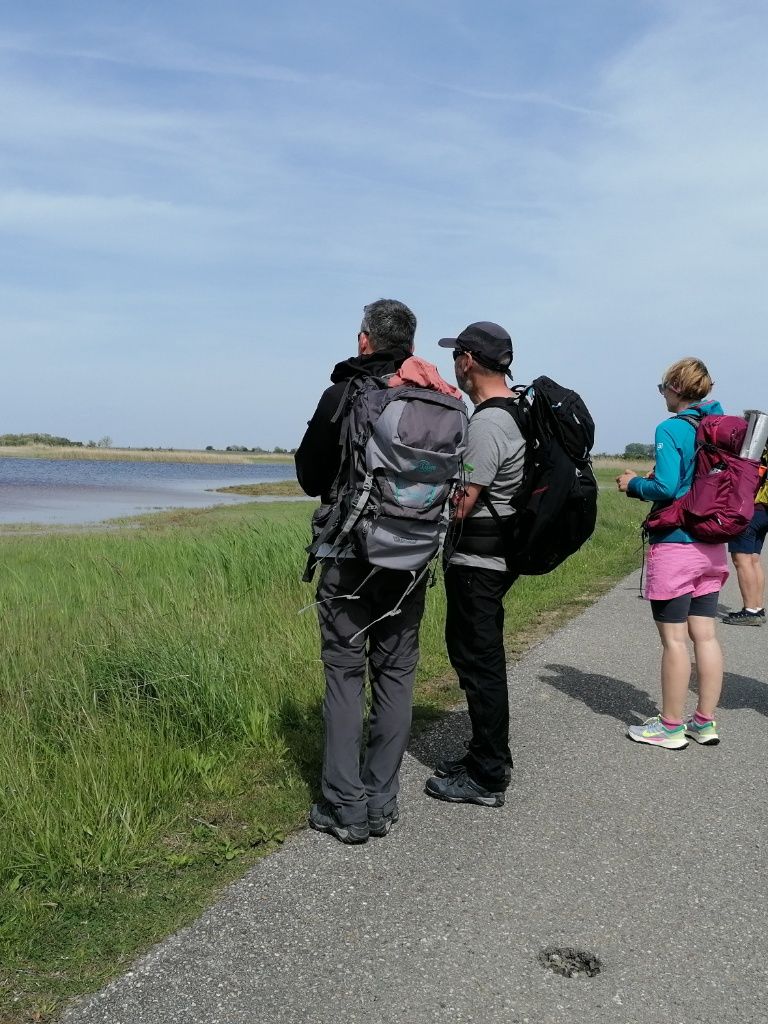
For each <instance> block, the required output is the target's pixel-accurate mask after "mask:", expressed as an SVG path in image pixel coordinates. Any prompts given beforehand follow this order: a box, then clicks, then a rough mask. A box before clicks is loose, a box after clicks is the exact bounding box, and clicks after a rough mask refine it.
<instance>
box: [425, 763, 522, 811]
mask: <svg viewBox="0 0 768 1024" xmlns="http://www.w3.org/2000/svg"><path fill="white" fill-rule="evenodd" d="M424 792H425V793H427V794H428V795H429V796H433V797H435V798H436V799H437V800H447V801H448V803H451V804H480V805H481V806H482V807H503V806H504V800H505V799H506V797H505V795H504V793H503V792H496V793H495V792H493V791H492V790H490V789H485V788H484V787H483V786H481V785H479V783H477V782H475V781H474V779H470V777H469V776H468V775H467V773H466V772H465V771H461V772H456V773H455V774H454V775H448V776H446V777H445V778H442V779H441V778H440V777H439V776H436V775H433V776H432V778H431V779H427V784H426V786H425V787H424Z"/></svg>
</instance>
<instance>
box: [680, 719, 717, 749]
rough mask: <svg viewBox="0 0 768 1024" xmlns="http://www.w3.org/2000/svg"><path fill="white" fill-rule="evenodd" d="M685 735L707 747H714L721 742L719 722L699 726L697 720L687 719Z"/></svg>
mask: <svg viewBox="0 0 768 1024" xmlns="http://www.w3.org/2000/svg"><path fill="white" fill-rule="evenodd" d="M685 735H686V736H690V738H691V739H692V740H696V742H697V743H701V744H702V746H705V747H714V746H715V744H717V743H719V742H720V734H719V733H718V731H717V722H715V721H712V722H705V723H704V725H699V724H698V722H697V721H696V719H695V718H693V717H691V718H689V719H687V721H686V723H685Z"/></svg>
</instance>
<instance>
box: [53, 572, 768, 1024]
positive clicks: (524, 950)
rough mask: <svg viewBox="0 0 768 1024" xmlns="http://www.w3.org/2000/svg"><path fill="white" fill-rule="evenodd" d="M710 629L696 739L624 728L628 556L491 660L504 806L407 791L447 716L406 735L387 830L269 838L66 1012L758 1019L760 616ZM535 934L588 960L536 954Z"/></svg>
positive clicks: (417, 1020) (244, 1021)
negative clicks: (720, 687) (269, 850)
mask: <svg viewBox="0 0 768 1024" xmlns="http://www.w3.org/2000/svg"><path fill="white" fill-rule="evenodd" d="M724 601H725V603H726V604H729V605H730V607H738V606H739V605H740V603H739V601H738V592H737V590H736V588H735V585H734V583H733V581H731V582H730V583H729V585H728V589H727V591H726V593H725V595H724ZM721 633H722V639H723V641H724V645H725V648H726V659H727V668H728V673H727V676H726V693H725V699H724V704H723V709H722V712H721V714H720V716H719V719H718V720H719V722H720V727H721V731H722V735H723V742H722V743H721V744H720V745H719V746H718V747H713V748H707V747H699V746H696V745H695V744H693V743H692V744H690V746H689V747H688V748H687V749H686V750H684V751H681V752H669V751H664V750H656V749H651V748H649V747H646V746H643V745H636V744H632V743H631V742H630V741H629V740H627V739H625V738H624V736H623V732H624V727H625V724H626V723H631V722H636V721H639V720H641V719H643V718H645V717H647V716H649V715H650V714H652V713H654V712H655V708H656V703H655V702H656V695H657V675H658V657H659V655H658V641H657V638H656V634H655V630H654V627H653V624H652V622H651V620H650V614H649V609H648V606H647V604H645V603H643V602H641V601H639V600H638V599H637V574H635V575H633V576H632V577H630V578H629V579H628V580H626V581H624V582H623V583H622V584H620V585H619V586H618V587H617V588H616V589H615V590H614V591H613V592H612V593H610V594H609V595H607V596H606V597H604V598H603V599H602V600H601V601H599V602H598V603H597V604H596V605H595V606H594V607H592V608H590V609H589V610H588V611H587V612H585V613H584V614H583V615H581V616H580V617H579V618H578V619H575V620H574V621H573V622H572V623H571V624H570V625H568V626H567V627H566V628H564V629H562V630H560V631H559V632H557V633H556V634H554V635H553V636H552V637H550V638H549V639H548V640H547V641H546V642H544V643H542V644H540V645H539V646H538V647H537V648H536V649H535V650H533V651H532V652H531V653H530V654H529V655H528V656H527V657H526V658H525V659H524V660H523V661H521V662H520V663H519V664H518V665H516V666H514V668H513V669H512V670H511V672H510V685H511V692H512V714H513V721H514V727H513V751H514V755H515V762H516V768H515V771H514V781H513V786H512V789H511V790H510V792H509V795H508V801H507V805H506V807H505V808H503V809H501V810H496V809H488V808H478V807H468V806H453V805H449V804H443V803H439V802H437V801H434V800H431V799H430V798H429V797H427V796H425V795H424V794H423V792H422V787H423V784H424V780H425V779H426V778H427V776H428V774H429V768H430V766H431V765H433V764H434V761H435V759H436V757H437V756H438V754H439V753H444V752H445V753H453V752H454V751H458V749H459V747H460V740H461V737H462V736H463V735H464V733H465V730H466V725H467V720H466V713H465V712H463V711H461V710H459V711H456V712H455V713H454V714H452V715H450V716H449V718H448V720H447V722H445V723H442V724H441V725H440V726H439V727H438V728H437V729H436V730H434V731H433V732H431V733H429V734H428V735H427V736H426V737H423V738H421V739H420V740H419V741H418V742H417V743H415V744H414V745H413V747H412V749H411V752H410V754H409V755H408V757H407V759H406V764H405V772H404V787H403V794H402V800H401V802H402V812H403V813H402V818H401V822H400V824H399V825H398V826H397V827H396V829H393V831H392V832H391V833H390V835H389V836H388V837H387V838H386V839H381V840H371V841H370V842H369V843H367V844H366V845H364V846H362V847H346V846H343V845H341V844H340V843H337V842H336V841H335V840H333V839H330V838H329V837H327V836H322V835H319V834H316V833H313V832H309V831H307V832H303V833H301V834H300V835H298V836H296V837H294V838H292V839H291V840H290V841H289V842H287V843H286V844H285V846H284V847H283V848H282V849H281V850H280V851H279V852H278V853H276V854H275V855H274V856H272V857H269V858H267V859H265V860H264V861H262V862H261V863H260V864H258V865H257V866H256V867H255V868H254V869H252V870H251V871H250V872H249V874H248V875H247V876H246V877H245V878H243V879H242V880H241V881H240V882H238V883H236V884H235V885H233V886H232V887H231V888H229V889H228V890H227V891H226V893H225V894H224V895H223V897H222V898H221V899H220V901H219V902H218V903H217V904H216V905H215V906H214V907H213V908H211V909H210V910H209V911H208V912H207V913H206V914H204V915H203V917H201V918H200V919H199V920H198V921H197V922H196V923H195V924H194V925H192V927H190V928H188V929H186V930H185V931H182V932H180V933H178V934H177V935H175V936H173V937H171V938H170V939H168V940H167V941H166V942H164V943H162V944H161V945H159V946H157V947H156V948H155V949H153V950H152V951H151V952H150V953H149V954H148V955H147V956H146V957H144V958H143V959H142V960H140V961H139V962H138V963H137V964H136V965H135V966H134V968H133V969H132V970H131V971H130V972H129V973H128V974H127V975H126V976H125V977H123V978H121V979H119V980H118V981H116V982H115V983H113V984H112V985H110V986H109V987H108V988H107V989H106V990H104V991H103V992H101V993H99V994H98V995H96V996H94V997H92V998H90V999H88V1000H86V1001H85V1002H84V1003H82V1004H81V1005H80V1006H78V1007H77V1008H75V1009H74V1010H72V1011H70V1012H69V1013H68V1014H67V1015H66V1017H65V1020H66V1022H67V1024H75V1022H77V1024H96V1022H109V1024H140V1022H141V1024H144V1022H146V1024H177V1022H178V1024H181V1022H183V1024H203V1022H204V1024H215V1022H226V1024H255V1022H270V1024H280V1022H286V1024H289V1022H290V1024H338V1022H345V1024H347V1022H348V1024H356V1022H363V1021H364V1022H366V1024H385V1022H386V1024H390V1022H392V1024H394V1022H398V1024H400V1022H402V1024H427V1022H439V1024H469V1022H473V1024H474V1022H476V1024H645V1022H652V1021H653V1022H656V1021H659V1020H661V1021H664V1022H665V1024H694V1022H702V1024H705V1022H706V1024H713V1022H722V1024H730V1022H734V1024H736V1022H739V1024H753V1022H755V1024H756V1022H761V1024H765V1022H768V977H767V973H768V972H767V971H766V957H767V956H768V901H766V875H765V868H766V864H765V846H766V829H765V825H766V817H767V815H766V799H765V774H766V760H768V682H766V664H768V660H767V659H766V651H767V649H768V627H763V628H761V629H744V628H738V627H727V626H724V627H722V629H721ZM550 944H557V945H563V946H579V947H583V948H585V949H586V950H588V951H590V952H593V953H595V954H596V955H597V956H599V957H600V958H601V960H602V962H603V970H602V972H601V973H600V974H599V975H598V976H597V977H594V978H592V979H587V978H580V979H577V978H573V979H569V978H563V977H560V976H557V975H555V974H553V973H552V972H550V971H548V970H545V969H544V968H543V967H542V966H540V964H539V963H538V961H537V955H538V953H539V951H540V950H541V949H542V948H543V947H546V946H549V945H550Z"/></svg>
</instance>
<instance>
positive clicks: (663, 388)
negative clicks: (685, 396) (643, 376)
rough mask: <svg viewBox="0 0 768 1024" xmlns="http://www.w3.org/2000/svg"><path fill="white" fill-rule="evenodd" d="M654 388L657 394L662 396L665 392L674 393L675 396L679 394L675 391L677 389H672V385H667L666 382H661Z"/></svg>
mask: <svg viewBox="0 0 768 1024" xmlns="http://www.w3.org/2000/svg"><path fill="white" fill-rule="evenodd" d="M656 387H657V388H658V389H659V394H660V395H663V394H664V392H665V391H674V393H675V394H676V395H679V394H680V392H679V391H678V390H677V388H673V387H672V385H671V384H667V382H666V381H662V382H661V384H657V385H656Z"/></svg>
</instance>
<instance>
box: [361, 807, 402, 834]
mask: <svg viewBox="0 0 768 1024" xmlns="http://www.w3.org/2000/svg"><path fill="white" fill-rule="evenodd" d="M399 820H400V810H399V808H398V806H397V803H395V805H394V807H392V809H391V810H389V811H386V812H385V811H383V810H382V809H381V808H380V807H369V808H368V830H369V832H370V834H371V835H372V836H376V837H378V838H380V837H381V836H385V835H386V834H387V832H389V830H390V829H391V828H392V826H393V825H394V824H395V822H397V821H399Z"/></svg>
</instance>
